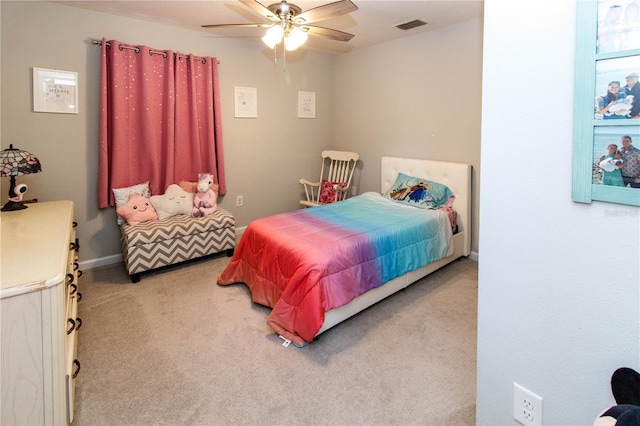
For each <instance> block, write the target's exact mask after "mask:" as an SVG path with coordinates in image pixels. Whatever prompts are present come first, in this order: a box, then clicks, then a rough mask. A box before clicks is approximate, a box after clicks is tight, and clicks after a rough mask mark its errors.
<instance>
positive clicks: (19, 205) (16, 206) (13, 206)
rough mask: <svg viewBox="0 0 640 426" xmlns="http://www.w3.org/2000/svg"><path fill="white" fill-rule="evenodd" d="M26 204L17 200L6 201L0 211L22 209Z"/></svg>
mask: <svg viewBox="0 0 640 426" xmlns="http://www.w3.org/2000/svg"><path fill="white" fill-rule="evenodd" d="M26 208H27V206H25V205H24V204H22V203H19V202H17V201H7V204H5V205H4V207H2V209H0V211H3V212H12V211H15V210H24V209H26Z"/></svg>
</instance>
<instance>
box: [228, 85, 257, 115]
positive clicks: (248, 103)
mask: <svg viewBox="0 0 640 426" xmlns="http://www.w3.org/2000/svg"><path fill="white" fill-rule="evenodd" d="M233 94H234V98H235V107H236V114H235V116H236V118H257V117H258V89H256V88H255V87H237V86H236V87H234V88H233Z"/></svg>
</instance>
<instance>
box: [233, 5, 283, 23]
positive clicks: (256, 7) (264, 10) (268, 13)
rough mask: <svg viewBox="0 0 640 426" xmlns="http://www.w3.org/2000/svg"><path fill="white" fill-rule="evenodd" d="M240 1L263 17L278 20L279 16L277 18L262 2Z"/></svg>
mask: <svg viewBox="0 0 640 426" xmlns="http://www.w3.org/2000/svg"><path fill="white" fill-rule="evenodd" d="M240 3H242V4H244V5H245V6H247V7H248V8H249V9H252V10H253V11H254V12H256V13H257V14H258V15H262V16H264V17H265V18H267V19H269V20H270V21H279V20H280V18H278V17H277V16H276V15H274V14H273V12H271V11H270V10H269V9H267V7H266V6H264V5H263V4H262V3H260V2H258V1H257V0H240Z"/></svg>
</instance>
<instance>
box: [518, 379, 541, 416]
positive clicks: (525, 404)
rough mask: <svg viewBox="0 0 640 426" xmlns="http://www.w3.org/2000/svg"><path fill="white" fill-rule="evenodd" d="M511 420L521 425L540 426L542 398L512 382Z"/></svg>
mask: <svg viewBox="0 0 640 426" xmlns="http://www.w3.org/2000/svg"><path fill="white" fill-rule="evenodd" d="M513 418H514V419H516V420H517V421H518V422H520V423H522V424H523V425H527V426H542V397H540V396H538V395H536V394H535V393H533V392H531V391H530V390H529V389H526V388H523V387H522V386H520V385H519V384H517V383H516V382H513Z"/></svg>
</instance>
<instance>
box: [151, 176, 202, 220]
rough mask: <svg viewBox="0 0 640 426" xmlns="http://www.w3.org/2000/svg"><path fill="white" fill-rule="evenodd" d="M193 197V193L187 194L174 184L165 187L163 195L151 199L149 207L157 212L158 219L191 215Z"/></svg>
mask: <svg viewBox="0 0 640 426" xmlns="http://www.w3.org/2000/svg"><path fill="white" fill-rule="evenodd" d="M194 196H195V194H194V193H191V192H187V191H185V190H184V189H182V188H180V186H178V185H176V184H175V183H174V184H171V185H169V186H168V187H167V190H166V191H165V193H164V194H163V195H154V196H153V197H151V205H152V206H153V208H154V209H156V211H157V212H158V219H164V218H167V217H170V216H173V215H176V214H186V215H191V211H192V210H193V198H194Z"/></svg>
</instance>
